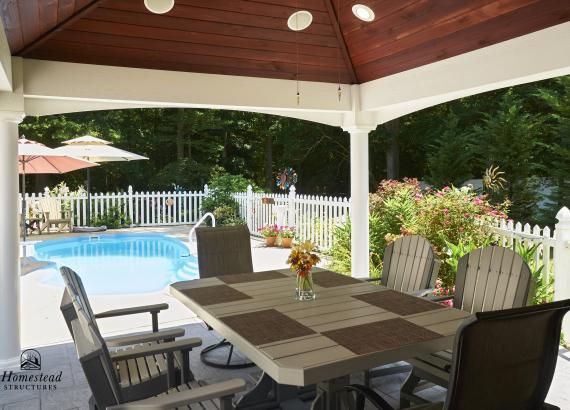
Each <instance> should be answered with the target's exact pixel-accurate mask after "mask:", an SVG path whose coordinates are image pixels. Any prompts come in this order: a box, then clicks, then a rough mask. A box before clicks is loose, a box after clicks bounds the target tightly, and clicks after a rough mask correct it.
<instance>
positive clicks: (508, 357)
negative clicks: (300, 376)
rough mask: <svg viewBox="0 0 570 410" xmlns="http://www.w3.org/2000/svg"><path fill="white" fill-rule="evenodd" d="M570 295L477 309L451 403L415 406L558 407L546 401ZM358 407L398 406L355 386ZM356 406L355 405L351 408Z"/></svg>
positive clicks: (456, 359)
mask: <svg viewBox="0 0 570 410" xmlns="http://www.w3.org/2000/svg"><path fill="white" fill-rule="evenodd" d="M569 310H570V299H568V300H563V301H559V302H554V303H547V304H544V305H538V306H529V307H522V308H515V309H507V310H498V311H490V312H480V313H475V315H474V317H472V318H470V319H467V320H466V321H465V322H464V323H463V324H462V326H461V327H460V328H459V330H458V333H457V335H456V337H455V344H454V349H453V361H452V367H451V375H450V379H449V387H448V390H447V397H446V399H445V403H432V404H423V405H420V406H416V407H412V408H413V409H414V410H436V409H444V410H451V409H453V410H481V409H485V410H505V409H517V410H535V409H536V410H540V409H558V410H560V409H559V408H558V407H556V406H552V405H549V404H546V403H545V402H544V400H545V398H546V395H547V394H548V390H549V388H550V384H551V382H552V378H553V376H554V370H555V368H556V360H557V357H558V348H559V344H560V331H561V327H562V319H563V318H564V315H565V314H566V313H567V312H568V311H569ZM347 388H348V389H349V391H352V392H355V393H356V397H357V398H356V400H355V404H354V406H353V408H355V409H357V410H360V409H364V405H365V400H368V401H369V402H370V403H372V404H373V405H374V406H375V407H376V408H379V409H383V410H387V409H392V407H391V406H390V405H389V404H388V403H387V402H386V401H385V400H384V399H382V397H380V396H379V395H378V394H377V393H376V392H374V391H373V390H371V389H370V388H368V387H366V386H360V385H351V386H348V387H347ZM351 408H352V407H351Z"/></svg>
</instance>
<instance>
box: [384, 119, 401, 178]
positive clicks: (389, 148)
mask: <svg viewBox="0 0 570 410" xmlns="http://www.w3.org/2000/svg"><path fill="white" fill-rule="evenodd" d="M384 127H385V128H386V131H388V140H387V141H386V142H387V144H386V178H388V179H398V178H399V177H400V146H399V145H398V134H399V133H400V119H399V118H396V119H394V120H392V121H388V122H387V123H386V124H384Z"/></svg>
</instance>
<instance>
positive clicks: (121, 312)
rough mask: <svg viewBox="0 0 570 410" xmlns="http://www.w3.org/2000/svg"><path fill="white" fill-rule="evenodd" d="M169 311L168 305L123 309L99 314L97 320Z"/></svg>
mask: <svg viewBox="0 0 570 410" xmlns="http://www.w3.org/2000/svg"><path fill="white" fill-rule="evenodd" d="M165 309H168V303H159V304H156V305H146V306H134V307H128V308H123V309H114V310H108V311H106V312H101V313H97V314H96V315H95V318H96V319H104V318H108V317H116V316H126V315H136V314H138V313H155V312H156V313H158V312H160V311H161V310H165Z"/></svg>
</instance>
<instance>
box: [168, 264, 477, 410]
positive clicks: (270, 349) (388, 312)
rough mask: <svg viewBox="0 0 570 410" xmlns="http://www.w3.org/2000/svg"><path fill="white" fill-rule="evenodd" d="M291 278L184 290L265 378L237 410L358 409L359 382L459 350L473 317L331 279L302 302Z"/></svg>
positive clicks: (223, 279)
mask: <svg viewBox="0 0 570 410" xmlns="http://www.w3.org/2000/svg"><path fill="white" fill-rule="evenodd" d="M294 275H295V274H294V272H291V271H290V270H288V269H277V270H271V271H263V272H251V273H240V274H231V275H223V276H214V277H209V278H204V279H196V280H189V281H182V282H176V283H174V284H172V285H171V286H170V293H171V295H172V296H173V297H175V298H176V299H178V300H179V301H180V302H182V303H183V304H184V305H185V306H186V307H188V308H189V309H190V310H191V311H192V312H194V313H195V314H196V315H197V316H198V317H199V318H200V319H202V320H203V321H204V322H205V323H207V324H208V326H210V327H211V328H213V329H214V330H215V331H216V332H217V333H219V334H220V335H221V336H222V337H223V338H225V339H227V340H228V341H229V342H231V343H232V344H233V345H234V346H235V347H236V348H237V349H238V350H239V351H240V352H241V353H242V354H244V355H245V356H247V357H248V358H249V359H250V360H251V361H252V362H254V363H255V364H256V365H257V366H258V367H259V369H261V371H262V372H263V373H262V375H261V377H260V379H259V381H258V383H257V385H256V386H254V387H253V388H252V389H251V390H250V391H249V392H247V393H246V394H245V395H244V396H243V397H242V398H241V399H240V400H239V402H238V403H237V406H236V408H238V409H252V410H261V409H271V408H287V409H293V408H295V409H296V408H299V409H304V408H305V409H306V408H309V406H310V405H307V399H308V400H309V403H310V402H312V403H313V404H312V406H313V407H311V408H315V409H326V410H338V409H344V408H349V407H350V405H349V404H348V403H349V400H350V399H349V398H348V393H347V391H346V389H345V388H344V386H346V385H347V384H349V382H350V379H349V377H350V375H351V374H359V373H363V372H365V371H367V370H369V369H372V368H376V367H378V366H382V365H387V364H390V363H395V362H399V361H405V360H407V359H411V358H414V357H417V356H421V355H425V354H429V353H435V352H439V351H442V350H445V349H449V348H451V346H452V344H453V339H454V336H455V333H456V331H457V329H458V327H459V325H460V324H461V322H462V321H463V320H464V319H466V318H467V317H468V316H469V315H470V314H469V313H468V312H465V311H462V310H459V309H454V308H452V307H448V306H444V305H442V304H439V303H435V302H432V301H430V300H428V299H426V298H421V297H416V296H413V295H409V294H406V293H403V292H399V291H397V290H394V289H388V288H385V287H382V286H380V285H378V284H375V283H371V282H368V281H364V280H361V279H358V278H354V277H351V276H346V275H342V274H339V273H336V272H333V271H330V270H327V269H323V268H315V269H314V270H313V272H312V277H313V282H314V289H315V294H316V297H315V299H314V300H310V301H298V300H296V299H295V298H294V293H295V276H294ZM283 403H287V405H286V406H283V407H281V406H282V404H283Z"/></svg>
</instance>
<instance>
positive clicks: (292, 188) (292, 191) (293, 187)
mask: <svg viewBox="0 0 570 410" xmlns="http://www.w3.org/2000/svg"><path fill="white" fill-rule="evenodd" d="M295 191H297V188H295V185H291V186H290V187H289V193H295Z"/></svg>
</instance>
